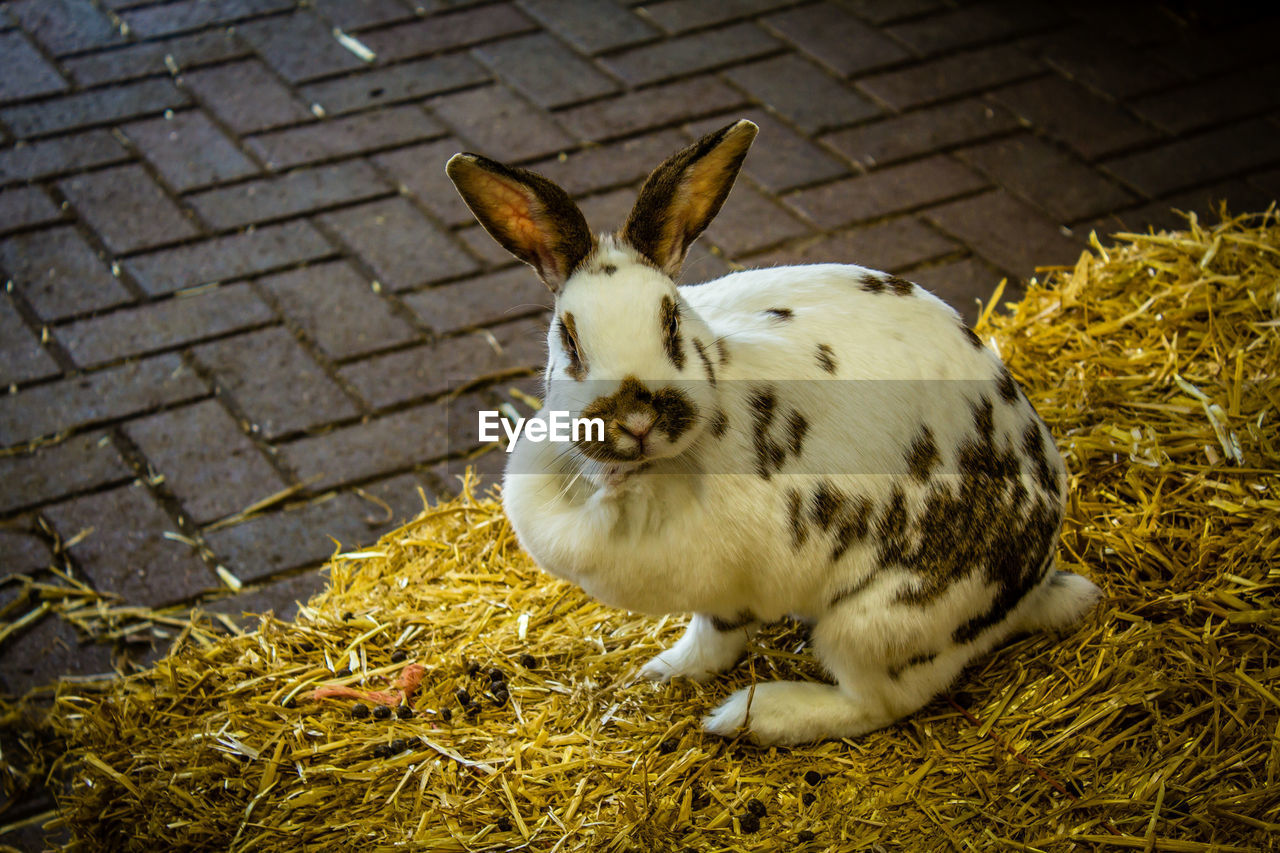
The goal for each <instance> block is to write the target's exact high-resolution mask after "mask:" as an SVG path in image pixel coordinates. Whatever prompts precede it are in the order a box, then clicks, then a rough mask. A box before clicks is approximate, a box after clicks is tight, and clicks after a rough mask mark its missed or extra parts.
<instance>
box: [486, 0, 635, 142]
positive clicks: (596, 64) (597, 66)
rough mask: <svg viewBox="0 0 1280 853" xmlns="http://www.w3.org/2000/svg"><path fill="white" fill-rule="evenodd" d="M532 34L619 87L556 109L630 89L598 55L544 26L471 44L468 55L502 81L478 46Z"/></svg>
mask: <svg viewBox="0 0 1280 853" xmlns="http://www.w3.org/2000/svg"><path fill="white" fill-rule="evenodd" d="M518 8H519V9H520V11H521V12H522V13H524V14H528V13H527V12H525V11H524V7H523V6H518ZM531 35H543V36H546V37H547V38H549V39H551V41H553V42H555V43H556V44H558V45H559V46H560V47H561V48H563V49H564V50H565V51H567V52H568V53H569V54H570V55H572V56H574V57H576V58H577V59H580V60H582V61H583V62H585V63H586V64H588V65H590V66H591V68H592V69H593V70H594V71H596V73H598V74H601V75H603V76H604V77H605V78H607V79H608V80H609V81H611V82H612V83H613V84H614V85H616V86H617V87H618V88H617V90H616V91H613V92H605V93H602V94H600V95H587V96H585V97H581V98H578V99H576V100H572V101H566V102H564V103H562V104H556V109H561V110H563V109H573V108H575V107H581V106H586V105H587V104H591V103H595V102H597V101H600V100H607V99H609V98H616V97H618V92H619V91H621V92H625V91H627V90H628V88H629V87H628V85H627V81H625V80H623V79H622V78H621V77H619V76H618V75H617V74H615V73H614V72H613V71H612V70H610V69H609V67H608V66H606V65H604V64H603V63H602V62H600V61H599V58H598V57H596V56H591V55H589V54H586V53H583V52H582V51H580V50H578V49H577V48H575V47H574V46H573V45H572V44H570V43H569V42H568V41H566V40H565V39H564V37H563V36H562V35H561V34H560V33H559V32H558V31H556V30H552V29H545V28H544V29H539V30H537V31H536V32H532V33H531V32H528V31H526V32H519V33H508V34H506V35H503V36H502V37H500V38H496V39H494V40H492V41H486V42H482V43H481V44H476V45H473V46H471V47H470V48H468V55H469V56H471V58H472V59H474V60H475V61H476V63H477V64H478V65H480V66H482V67H483V68H485V69H486V70H487V71H488V72H489V73H490V74H492V75H493V79H494V80H495V81H500V80H502V79H503V78H502V76H501V75H499V74H498V70H497V69H496V68H494V67H493V66H492V65H490V64H489V63H488V62H486V61H485V60H484V58H483V57H480V56H477V55H476V50H477V49H478V48H485V47H488V46H489V45H491V44H497V43H501V42H504V41H515V40H516V39H522V38H529V37H530V36H531ZM512 91H515V90H514V89H513V90H512ZM537 106H538V109H540V110H542V111H543V112H550V108H549V107H546V106H542V105H541V104H539V105H537ZM570 135H571V136H572V134H570Z"/></svg>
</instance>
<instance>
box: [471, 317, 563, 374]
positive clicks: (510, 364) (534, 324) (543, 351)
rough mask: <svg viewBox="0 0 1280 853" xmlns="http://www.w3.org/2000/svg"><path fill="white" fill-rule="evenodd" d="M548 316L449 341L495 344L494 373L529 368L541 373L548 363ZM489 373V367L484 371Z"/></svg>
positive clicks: (520, 321) (530, 318)
mask: <svg viewBox="0 0 1280 853" xmlns="http://www.w3.org/2000/svg"><path fill="white" fill-rule="evenodd" d="M550 318H551V315H550V314H546V315H535V316H533V317H529V318H527V319H524V320H516V321H515V322H514V323H503V324H502V325H501V326H493V327H492V328H489V329H484V330H483V331H480V332H474V333H472V334H470V335H460V336H458V337H456V338H450V339H449V340H450V341H462V340H466V339H468V338H474V337H478V338H482V339H483V340H484V341H485V343H487V344H488V345H489V346H490V347H492V346H493V345H494V343H496V344H497V346H498V350H499V352H498V353H497V360H496V362H493V363H492V368H493V369H495V370H503V369H512V368H520V367H528V368H532V369H534V370H541V369H542V367H544V366H545V365H546V363H547V325H548V324H549V323H550V321H551V320H550ZM485 369H486V370H488V369H489V367H488V366H486V368H485Z"/></svg>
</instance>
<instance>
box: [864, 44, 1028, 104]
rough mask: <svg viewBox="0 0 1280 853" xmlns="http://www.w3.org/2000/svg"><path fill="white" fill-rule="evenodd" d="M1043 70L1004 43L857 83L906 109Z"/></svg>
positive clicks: (874, 76)
mask: <svg viewBox="0 0 1280 853" xmlns="http://www.w3.org/2000/svg"><path fill="white" fill-rule="evenodd" d="M1043 70H1044V69H1043V66H1041V65H1040V64H1039V63H1038V62H1036V61H1035V60H1034V59H1032V58H1031V57H1029V56H1027V54H1025V53H1023V52H1022V51H1021V50H1019V49H1018V48H1016V47H1013V46H1009V45H1002V46H999V47H993V48H988V49H986V50H973V51H968V52H965V53H957V54H954V55H952V56H948V57H946V58H943V59H936V60H933V61H931V62H926V63H922V64H918V65H912V66H910V67H908V68H904V69H902V70H900V71H888V72H885V73H883V74H875V75H872V76H870V77H863V78H862V79H860V80H859V81H858V84H857V85H858V88H859V89H861V90H862V91H864V92H866V93H867V94H869V95H871V96H872V97H874V98H877V99H878V100H880V101H883V102H884V103H886V104H888V105H889V106H891V107H893V108H894V109H895V110H898V111H903V110H907V109H910V108H911V107H918V106H922V105H924V104H930V103H933V102H935V101H941V100H945V99H947V98H953V97H955V96H957V95H964V94H968V93H970V92H977V91H980V90H982V89H986V88H989V87H991V86H996V85H999V84H1001V83H1008V82H1010V81H1013V80H1018V79H1021V78H1023V77H1030V76H1033V75H1035V74H1038V73H1041V72H1042V71H1043Z"/></svg>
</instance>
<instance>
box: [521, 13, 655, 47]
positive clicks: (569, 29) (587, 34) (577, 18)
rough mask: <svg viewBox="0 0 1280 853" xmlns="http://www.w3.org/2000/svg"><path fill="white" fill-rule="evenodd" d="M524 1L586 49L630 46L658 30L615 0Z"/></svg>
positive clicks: (537, 15)
mask: <svg viewBox="0 0 1280 853" xmlns="http://www.w3.org/2000/svg"><path fill="white" fill-rule="evenodd" d="M520 5H521V6H523V7H524V9H525V11H526V12H528V13H529V14H530V15H533V16H534V17H535V18H537V19H538V20H540V21H541V22H542V24H543V25H544V26H545V27H547V29H550V30H554V31H555V32H556V33H557V34H558V35H559V36H560V37H561V38H563V39H564V40H565V41H567V42H569V43H570V44H572V45H573V46H574V47H576V48H577V49H578V50H581V51H582V52H584V53H600V52H602V51H605V50H613V49H615V48H620V47H626V46H627V45H632V44H637V43H639V42H642V41H648V40H649V39H651V38H653V37H654V36H656V35H657V34H658V31H657V30H655V29H654V28H653V27H652V26H651V25H650V24H649V23H648V22H646V21H643V20H641V19H640V18H638V17H636V15H635V14H634V13H633V12H632V11H631V10H630V9H627V8H626V7H624V6H622V5H621V4H619V3H617V2H614V0H521V4H520Z"/></svg>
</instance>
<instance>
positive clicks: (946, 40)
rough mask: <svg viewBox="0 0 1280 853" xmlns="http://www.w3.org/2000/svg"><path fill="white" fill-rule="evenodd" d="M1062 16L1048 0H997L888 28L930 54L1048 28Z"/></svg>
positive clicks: (1058, 21) (887, 30)
mask: <svg viewBox="0 0 1280 853" xmlns="http://www.w3.org/2000/svg"><path fill="white" fill-rule="evenodd" d="M1062 20H1063V16H1062V12H1061V11H1060V10H1058V9H1056V8H1055V7H1054V6H1053V5H1052V4H1049V3H1020V2H1009V1H1008V0H996V2H987V3H977V4H974V5H971V6H964V7H963V8H960V9H953V10H950V11H947V12H943V13H941V14H937V15H931V16H929V17H927V18H922V19H920V20H918V21H912V22H910V23H905V24H898V25H896V26H891V27H888V28H887V29H886V30H885V31H886V32H888V33H890V34H891V35H893V36H894V37H895V38H898V39H901V40H902V41H903V42H905V43H906V44H908V45H910V46H911V47H913V48H915V49H916V50H917V51H919V52H920V53H921V54H922V55H925V56H928V55H931V54H936V53H941V52H943V51H947V50H954V49H956V48H960V47H968V46H970V45H975V44H980V43H982V42H989V41H994V40H996V39H1001V38H1008V37H1009V36H1014V35H1018V34H1021V33H1027V32H1031V31H1033V30H1038V29H1045V28H1046V27H1050V26H1052V25H1054V24H1058V23H1061V21H1062Z"/></svg>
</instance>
